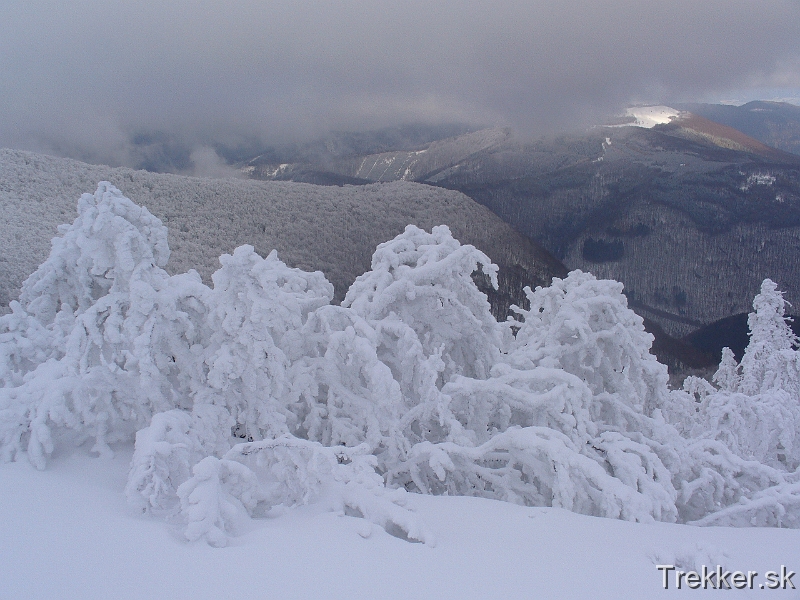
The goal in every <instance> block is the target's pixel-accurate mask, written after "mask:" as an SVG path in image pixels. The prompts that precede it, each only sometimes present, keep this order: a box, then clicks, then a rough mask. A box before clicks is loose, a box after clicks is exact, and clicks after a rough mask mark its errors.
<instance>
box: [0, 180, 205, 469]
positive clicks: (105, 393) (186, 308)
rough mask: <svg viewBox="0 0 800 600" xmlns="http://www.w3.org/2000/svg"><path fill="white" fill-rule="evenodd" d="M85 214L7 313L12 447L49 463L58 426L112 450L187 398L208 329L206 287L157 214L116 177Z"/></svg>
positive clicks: (81, 207) (5, 404) (1, 323)
mask: <svg viewBox="0 0 800 600" xmlns="http://www.w3.org/2000/svg"><path fill="white" fill-rule="evenodd" d="M78 213H79V215H78V218H77V219H76V220H75V222H74V223H73V224H72V225H70V226H65V227H62V228H61V233H62V237H59V238H55V240H54V241H53V248H52V251H51V253H50V257H49V258H48V259H47V261H45V263H43V264H42V266H41V267H40V268H39V269H38V270H37V271H36V272H35V273H34V274H33V275H31V277H30V278H29V279H28V280H27V281H26V282H25V285H24V286H23V290H22V293H21V296H20V303H19V304H16V305H15V306H14V312H13V313H12V314H10V315H6V316H5V317H2V319H0V330H3V331H5V332H7V333H6V334H4V335H3V338H2V342H0V343H2V344H3V346H4V350H3V352H2V355H1V356H2V357H3V360H4V364H3V365H2V366H0V371H1V372H3V373H4V375H3V379H4V380H5V381H6V382H7V383H6V387H4V388H2V390H0V408H2V411H1V412H0V414H2V416H3V417H2V418H3V420H2V422H0V430H1V431H2V439H3V440H4V448H3V453H4V455H6V456H9V455H10V454H14V453H16V452H18V451H20V450H22V449H23V448H24V447H27V451H28V456H29V458H30V459H31V460H32V461H33V462H34V463H35V464H36V465H37V466H39V467H40V468H42V467H44V461H45V458H46V456H47V455H48V454H49V453H50V452H52V450H53V444H54V441H53V439H52V433H53V431H54V428H62V429H66V430H73V431H75V432H76V433H77V434H78V436H79V437H80V436H90V437H94V438H95V446H94V450H95V451H97V452H100V453H108V452H110V449H109V447H108V443H110V442H114V441H119V440H121V439H129V438H130V437H131V436H132V435H133V432H135V431H136V430H137V429H139V428H141V427H143V426H145V425H147V424H148V423H149V421H150V418H151V416H152V415H153V414H154V413H156V412H160V411H163V410H168V409H170V408H173V407H174V406H176V405H178V406H179V405H180V404H181V399H180V398H179V396H180V392H181V391H182V390H184V389H187V388H188V385H189V381H190V380H191V379H192V370H193V363H194V362H195V361H194V357H193V355H192V352H191V347H192V345H193V344H194V343H196V342H198V341H199V340H200V338H201V337H202V336H203V335H204V333H203V332H202V331H200V330H198V328H197V327H196V325H195V323H196V321H197V317H199V316H200V315H202V313H203V312H204V306H203V298H202V297H203V295H204V293H205V291H206V290H207V288H205V286H202V284H201V283H200V280H199V277H198V276H197V275H196V274H192V273H189V274H187V275H183V276H180V277H178V278H170V277H169V276H168V275H167V273H166V272H165V271H164V270H163V269H162V268H161V267H162V266H163V265H164V264H165V263H166V261H167V259H168V257H169V248H168V246H167V230H166V227H164V226H163V225H162V224H161V222H160V221H159V220H158V219H157V218H155V217H154V216H153V215H151V214H150V213H149V212H148V211H147V209H145V208H142V207H139V206H136V205H135V204H134V203H133V202H131V201H130V200H129V199H127V198H125V197H124V196H123V195H122V194H121V192H120V191H119V190H117V189H116V188H114V187H113V186H112V185H111V184H108V183H106V182H103V183H101V184H100V185H99V186H98V189H97V192H96V193H95V194H94V195H91V194H84V195H83V196H82V197H81V199H80V202H79V203H78ZM20 330H25V331H27V332H30V334H31V337H28V338H26V339H23V338H21V337H20V336H19V333H18V332H19V331H20ZM9 334H10V335H9ZM25 342H27V343H25ZM9 348H10V349H9ZM9 357H10V358H11V360H9ZM23 371H24V373H23ZM9 373H11V375H10V376H9V375H8V374H9Z"/></svg>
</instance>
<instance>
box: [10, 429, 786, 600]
mask: <svg viewBox="0 0 800 600" xmlns="http://www.w3.org/2000/svg"><path fill="white" fill-rule="evenodd" d="M115 450H116V455H115V457H114V458H113V459H104V458H92V457H90V456H89V455H88V454H87V453H86V451H85V449H78V450H73V451H71V452H65V453H62V454H60V455H58V456H54V457H53V459H52V462H51V463H50V465H49V467H48V469H47V470H46V471H37V470H36V469H34V468H33V467H32V466H31V465H30V464H29V463H28V462H27V461H18V462H15V463H7V464H2V463H0V489H2V490H3V493H2V494H0V514H2V515H3V518H2V519H0V547H2V549H3V550H2V560H0V598H3V599H8V600H12V599H17V598H25V599H29V600H35V599H55V598H61V599H64V600H67V599H73V598H74V599H81V600H92V599H98V600H99V599H108V598H115V599H118V600H127V599H130V600H133V599H153V600H158V599H162V598H164V599H166V598H169V599H172V600H181V599H184V598H185V599H192V600H203V599H206V598H208V599H219V598H231V597H242V598H279V599H285V600H289V599H295V598H296V599H301V598H302V599H306V598H315V599H320V600H323V599H331V600H333V599H343V600H344V599H354V598H360V599H373V598H374V599H383V600H390V599H392V598H398V599H400V598H402V599H405V600H410V599H415V598H419V599H427V598H436V599H439V600H447V599H460V600H464V599H470V598H476V599H477V598H481V599H485V598H504V599H507V600H513V599H517V598H518V599H529V598H559V599H562V600H569V599H571V598H576V599H577V598H580V599H585V598H592V599H594V600H602V599H604V598H609V599H618V598H672V597H675V594H676V593H678V594H679V592H676V591H675V590H674V585H673V583H674V582H673V581H670V589H669V590H664V589H662V574H661V572H660V571H658V570H657V569H656V567H655V565H656V563H659V564H661V563H667V564H672V563H675V562H677V563H678V564H681V565H682V566H685V567H687V568H688V569H694V568H701V567H700V566H701V565H703V564H705V565H706V566H709V567H713V568H716V565H717V564H721V565H722V566H723V568H725V569H728V570H743V571H747V570H755V571H758V572H759V578H757V579H756V582H759V581H761V582H763V581H764V580H763V578H761V577H762V576H763V574H764V573H765V572H766V571H768V570H779V569H780V565H781V564H784V565H786V566H787V568H789V569H792V570H795V571H798V570H800V569H798V567H800V550H799V549H800V530H787V529H774V528H747V529H736V528H727V527H706V528H699V527H692V526H687V525H674V524H667V523H651V524H641V523H630V522H625V521H618V520H615V519H602V518H597V517H587V516H584V515H578V514H574V513H571V512H568V511H565V510H562V509H554V508H530V507H522V506H518V505H514V504H510V503H507V502H500V501H496V500H487V499H482V498H467V497H447V496H422V495H418V494H409V495H408V496H409V499H408V506H409V507H410V508H411V509H412V510H413V511H414V512H415V513H416V514H417V515H418V516H419V517H420V518H421V519H422V520H424V521H425V522H426V523H427V524H428V527H429V528H430V529H431V530H432V532H433V534H434V535H435V536H436V539H437V543H436V545H435V546H433V547H432V546H431V545H429V544H428V545H426V544H409V543H408V542H405V541H403V540H400V539H397V538H395V537H392V536H391V535H389V534H387V533H386V532H385V531H384V530H383V529H381V528H380V527H377V526H372V525H370V524H369V523H367V522H366V521H364V520H363V519H356V518H353V517H349V516H344V515H342V514H340V513H336V512H330V511H325V510H322V509H320V507H319V506H316V505H311V506H307V507H298V508H295V509H291V510H286V511H285V512H283V513H280V514H279V513H276V514H274V515H270V516H268V517H266V518H262V519H254V520H252V521H251V522H250V528H249V530H248V531H247V532H246V533H244V534H243V535H241V536H239V537H237V538H235V539H234V540H232V541H231V543H230V545H229V546H228V547H226V548H213V547H211V546H209V545H208V544H206V543H204V542H202V541H200V542H187V541H185V540H184V539H183V537H182V536H181V534H180V533H179V532H178V531H177V530H173V529H172V528H171V526H170V525H169V524H165V523H164V521H161V520H158V519H157V518H154V517H149V516H140V515H137V514H133V513H132V511H131V510H130V509H129V508H128V507H127V506H126V502H125V498H124V496H123V494H122V492H121V490H122V488H123V487H124V484H125V479H126V477H127V472H128V466H129V462H130V459H131V454H132V447H131V446H130V445H126V446H121V447H116V448H115ZM795 584H796V585H797V582H795ZM756 587H757V586H756ZM714 592H717V590H710V589H709V590H703V589H699V590H692V591H691V596H692V597H701V598H703V597H708V596H713V597H717V596H719V593H716V594H715V593H714ZM759 595H761V596H763V595H764V594H763V592H761V590H759V589H756V590H753V591H747V590H737V592H736V594H735V596H736V597H737V598H740V597H741V598H749V597H753V596H759ZM767 595H769V594H767ZM772 595H773V596H775V597H776V598H797V597H798V592H796V591H795V592H793V591H791V590H788V591H781V592H776V593H774V594H772Z"/></svg>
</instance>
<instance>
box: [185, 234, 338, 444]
mask: <svg viewBox="0 0 800 600" xmlns="http://www.w3.org/2000/svg"><path fill="white" fill-rule="evenodd" d="M220 262H221V264H222V268H221V269H219V270H218V271H217V272H216V273H214V275H213V276H212V279H213V282H214V289H213V291H212V293H211V294H210V295H209V299H208V302H209V305H210V307H211V308H210V310H209V314H208V319H207V326H208V328H209V330H210V331H211V332H212V333H211V335H210V338H209V339H208V340H207V341H206V344H207V347H206V349H205V352H204V363H205V368H206V370H207V373H206V376H205V384H206V385H205V386H203V387H201V388H200V389H199V390H197V392H196V394H195V402H205V403H211V404H219V405H222V406H224V407H226V408H227V409H228V411H229V412H230V414H231V416H232V417H233V419H234V420H235V422H236V426H237V429H236V433H237V435H238V436H239V437H242V438H246V439H250V440H253V439H263V438H264V437H275V436H278V435H282V434H283V433H286V432H288V431H289V430H290V429H292V430H296V429H297V427H298V424H297V423H296V415H294V414H293V413H292V411H291V407H289V406H288V405H287V404H288V403H289V402H291V400H290V398H289V397H290V389H289V385H290V384H289V381H288V380H287V374H286V371H287V369H288V368H289V366H290V359H289V357H287V352H289V353H290V354H291V353H292V352H293V350H294V349H295V346H296V345H297V344H298V341H299V339H298V338H299V330H300V328H301V327H302V326H303V324H304V323H305V321H306V320H307V319H308V316H309V314H311V313H312V312H313V311H314V310H316V309H317V308H319V307H320V306H324V305H327V304H329V303H330V301H331V299H332V298H333V286H332V285H331V284H330V283H329V282H328V281H327V280H326V279H325V276H324V275H323V274H322V273H320V272H315V273H306V272H304V271H301V270H300V269H291V268H289V267H287V266H286V265H285V264H284V263H283V262H281V261H280V260H279V259H278V256H277V253H276V252H275V251H274V250H273V251H272V253H270V255H269V256H267V258H261V257H260V256H259V255H258V254H256V252H255V251H254V250H253V247H252V246H240V247H239V248H237V249H236V251H235V252H234V253H233V255H229V254H224V255H223V256H221V257H220Z"/></svg>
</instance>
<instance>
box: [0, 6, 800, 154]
mask: <svg viewBox="0 0 800 600" xmlns="http://www.w3.org/2000/svg"><path fill="white" fill-rule="evenodd" d="M759 89H781V90H788V93H789V94H791V92H792V91H793V90H800V0H706V1H704V0H661V1H658V2H650V1H648V0H636V1H631V0H614V1H609V0H566V1H564V0H562V1H552V0H551V1H549V2H542V1H540V0H524V1H518V0H505V1H504V0H494V1H483V0H479V1H471V0H460V1H455V0H444V1H437V0H427V1H417V0H411V1H405V2H403V1H397V0H395V1H393V2H387V1H383V0H381V1H372V2H370V1H366V0H359V1H355V0H306V1H302V0H285V1H283V0H226V1H225V2H222V1H219V0H215V1H211V0H160V1H156V0H128V1H126V2H109V1H108V0H2V1H0V147H15V148H25V149H31V150H37V151H44V152H49V153H56V154H61V155H65V156H72V157H75V158H80V159H84V160H91V161H94V162H105V163H113V164H129V165H132V164H135V163H137V161H139V160H140V159H141V157H140V156H138V155H137V154H136V152H137V150H136V148H135V146H136V145H137V144H135V143H134V142H138V145H139V146H141V145H142V140H145V141H147V140H161V143H163V144H174V145H177V146H184V147H190V148H195V149H197V148H203V147H204V146H208V145H210V144H215V143H222V144H227V145H229V146H235V145H237V144H240V143H243V142H245V141H248V140H253V139H256V140H258V141H260V142H262V143H265V144H270V143H279V142H284V141H289V140H301V139H307V138H309V137H317V136H319V135H323V134H324V133H325V132H326V131H329V130H347V129H366V128H379V127H383V126H389V125H395V124H399V123H403V122H411V121H423V122H431V123H439V122H455V121H459V122H469V123H476V124H477V123H480V124H488V125H510V126H512V127H513V128H515V129H516V130H517V131H518V132H520V133H522V134H527V135H538V134H544V133H552V132H554V131H559V130H563V129H565V128H572V129H574V128H577V127H582V126H584V125H586V124H590V123H592V122H594V121H595V120H596V119H598V118H601V117H602V116H603V115H605V114H608V113H613V112H615V111H619V110H621V109H622V108H624V106H625V105H627V104H629V103H634V102H646V103H668V102H671V101H672V102H677V101H693V100H713V99H715V98H719V99H724V98H727V97H731V98H732V97H748V95H752V94H753V93H755V92H754V90H756V91H757V90H759ZM795 95H797V96H800V92H799V93H797V94H795Z"/></svg>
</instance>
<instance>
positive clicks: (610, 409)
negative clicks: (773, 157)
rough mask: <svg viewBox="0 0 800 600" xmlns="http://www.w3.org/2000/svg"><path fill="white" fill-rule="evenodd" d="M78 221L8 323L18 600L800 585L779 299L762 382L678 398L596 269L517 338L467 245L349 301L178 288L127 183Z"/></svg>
mask: <svg viewBox="0 0 800 600" xmlns="http://www.w3.org/2000/svg"><path fill="white" fill-rule="evenodd" d="M78 209H79V215H78V218H77V220H76V221H75V222H74V223H73V224H72V225H69V226H63V227H62V228H61V230H60V232H61V237H59V238H56V239H55V240H54V242H53V248H52V251H51V254H50V257H49V258H48V259H47V261H45V262H44V263H43V264H42V266H41V267H40V268H39V269H38V270H37V271H36V273H34V274H33V275H32V276H31V277H30V278H29V279H28V280H27V281H26V282H25V284H24V285H23V288H22V292H21V295H20V299H19V302H14V303H12V312H11V313H10V314H8V315H4V316H2V317H0V379H2V383H3V387H2V388H0V454H1V455H2V457H3V458H4V459H5V460H6V461H15V460H16V462H7V463H6V464H3V465H0V482H2V483H1V484H0V485H2V489H3V490H4V493H3V495H2V499H0V503H1V504H0V513H1V514H3V515H4V519H3V521H2V524H0V547H2V548H3V549H4V559H3V561H1V562H0V597H4V596H8V597H12V598H13V597H82V598H86V597H98V598H99V597H109V595H111V596H114V597H121V598H122V597H132V598H133V597H191V598H199V597H219V596H228V595H232V594H236V595H240V594H247V595H255V596H264V595H266V596H268V597H280V598H290V597H298V598H304V597H320V598H348V597H374V598H391V597H418V598H425V597H437V598H438V597H442V598H447V597H452V598H472V597H474V598H477V597H510V598H511V597H523V596H524V597H530V596H531V595H537V596H538V595H543V596H545V597H586V595H588V594H589V593H591V594H592V595H593V596H594V597H621V596H623V597H625V596H646V597H658V595H659V593H668V592H670V590H668V591H664V590H663V589H662V585H661V573H660V572H659V571H658V570H657V569H656V564H673V565H676V568H677V569H684V570H694V569H695V568H697V569H700V568H701V567H702V565H706V566H707V567H708V568H709V569H715V568H716V566H717V565H721V566H722V567H724V568H725V569H728V570H734V569H735V570H743V571H747V570H755V571H758V572H759V573H761V574H762V576H763V573H766V571H769V570H775V569H779V568H780V566H781V565H786V566H787V567H788V568H789V569H798V567H800V551H798V548H800V543H798V542H800V535H799V534H798V531H797V528H798V527H799V526H800V471H799V470H798V466H800V401H799V398H800V352H798V350H797V341H798V340H797V339H796V338H795V337H794V336H793V335H792V333H791V330H790V329H789V328H788V326H787V324H786V323H785V321H784V319H783V314H784V301H783V298H782V296H781V294H780V292H779V291H778V290H777V289H776V288H775V285H774V284H773V283H772V282H771V281H769V280H767V281H765V282H764V285H763V286H762V290H761V294H760V295H759V296H757V297H756V299H755V301H754V312H753V314H752V315H751V317H750V328H751V332H752V338H751V344H750V346H749V347H748V349H747V352H746V353H745V356H744V358H743V359H742V361H741V364H737V363H736V362H735V360H734V359H733V356H732V355H731V354H730V353H727V354H725V356H724V358H723V362H722V364H721V365H720V369H719V371H718V372H717V374H716V376H715V378H714V382H713V383H710V382H707V381H705V380H701V379H697V378H690V379H688V380H687V382H686V384H685V385H684V389H682V390H670V389H669V388H668V386H667V379H668V378H667V372H666V367H664V366H663V365H661V364H659V363H658V362H657V361H656V360H655V358H654V357H653V356H652V355H651V354H650V353H649V348H650V344H651V342H652V338H651V336H650V335H649V334H647V333H646V332H645V331H644V329H643V326H642V321H641V319H640V318H639V317H638V316H636V315H635V314H634V313H633V312H632V311H630V310H629V309H628V307H627V302H626V299H625V297H624V295H623V294H622V286H621V284H619V283H617V282H614V281H603V280H597V279H595V278H594V277H593V276H592V275H590V274H587V273H581V272H579V271H576V272H573V273H571V274H570V275H569V276H568V277H566V278H564V279H554V280H553V284H552V285H551V286H550V287H548V288H537V289H536V290H530V291H529V292H528V297H529V300H530V308H529V310H519V311H518V312H517V313H516V318H515V319H511V320H509V321H507V322H502V323H499V322H497V321H496V320H495V319H494V317H493V316H492V315H491V313H490V311H489V305H488V302H487V301H486V298H485V296H484V295H483V294H481V293H480V292H479V291H478V290H477V288H476V287H475V285H474V283H473V281H472V278H471V274H472V273H473V271H475V270H476V269H480V270H482V271H483V272H484V273H486V274H487V275H488V276H489V277H490V278H492V279H494V278H496V271H497V268H496V267H495V266H494V265H492V264H491V261H490V260H489V259H488V257H486V255H484V254H483V253H482V252H480V251H478V250H476V249H475V248H474V247H472V246H469V245H461V244H460V243H459V242H458V241H457V240H456V239H454V238H453V237H452V235H451V233H450V231H449V229H447V228H446V227H437V228H434V229H433V230H432V231H431V232H425V231H423V230H421V229H418V228H416V227H413V226H409V227H408V228H406V230H405V232H404V233H402V234H400V235H398V236H397V237H396V238H395V239H393V240H390V241H388V242H386V243H384V244H381V245H380V246H379V247H378V248H377V250H376V251H375V254H374V255H373V259H372V267H371V270H370V271H368V272H367V273H365V274H364V275H362V276H361V277H359V278H358V279H357V280H356V281H355V283H354V284H353V285H352V286H351V288H350V290H349V291H348V293H347V295H346V297H345V299H344V302H343V303H342V305H341V306H337V305H333V304H331V300H332V298H333V287H332V285H331V284H330V283H329V282H328V281H327V280H326V279H325V277H324V276H323V275H322V274H321V273H319V272H314V273H309V272H304V271H301V270H299V269H292V268H289V267H287V266H286V265H285V264H284V263H282V262H281V261H280V259H279V258H278V256H277V255H276V254H275V253H272V254H270V255H269V256H267V257H266V258H262V257H261V256H259V255H258V254H256V253H255V252H254V250H253V248H252V247H249V246H243V247H240V248H238V249H237V250H236V251H235V252H234V253H233V254H232V255H224V256H222V257H221V259H220V262H221V268H220V269H219V270H218V271H217V272H216V273H215V274H214V276H213V287H208V286H206V285H204V284H203V282H202V281H201V279H200V277H199V276H198V275H197V274H196V273H193V272H189V273H186V274H179V275H172V276H170V275H168V274H167V273H166V272H165V271H164V270H163V266H164V265H165V264H166V262H167V260H168V258H169V248H168V245H167V232H166V228H165V227H164V226H163V225H162V224H161V222H160V221H159V220H158V219H156V218H155V217H153V215H151V214H150V213H149V212H148V211H147V210H146V209H144V208H141V207H139V206H137V205H136V204H134V203H133V202H131V200H129V199H127V198H125V197H124V196H123V195H122V194H121V193H120V192H119V190H117V189H116V188H114V187H113V186H111V185H110V184H108V183H102V184H100V186H99V188H98V190H97V192H96V193H95V194H94V195H91V194H85V195H84V196H82V197H81V199H80V202H79V205H78ZM90 454H96V455H99V456H100V457H101V458H99V459H98V458H93V457H91V456H90ZM32 465H34V466H36V467H37V468H38V469H40V470H41V471H37V470H35V469H34V468H33V467H32ZM601 517H605V518H601ZM626 521H627V522H626ZM676 523H689V524H692V525H679V524H676ZM697 525H707V526H724V527H698V526H697ZM731 526H736V528H734V527H731ZM754 526H755V527H757V529H753V527H754ZM787 527H788V528H792V529H791V530H790V531H789V530H785V529H779V528H787ZM206 542H208V543H206ZM414 542H420V543H414ZM213 546H216V548H215V547H213ZM221 546H227V547H225V548H219V547H221ZM42 565H48V566H49V567H48V568H50V567H51V568H52V572H51V575H50V576H48V577H41V575H40V574H41V573H42ZM37 574H38V575H37ZM761 581H764V580H763V578H762V579H756V582H757V583H758V582H761ZM693 593H695V592H693ZM788 593H789V594H791V593H792V592H788ZM789 597H791V596H789Z"/></svg>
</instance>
